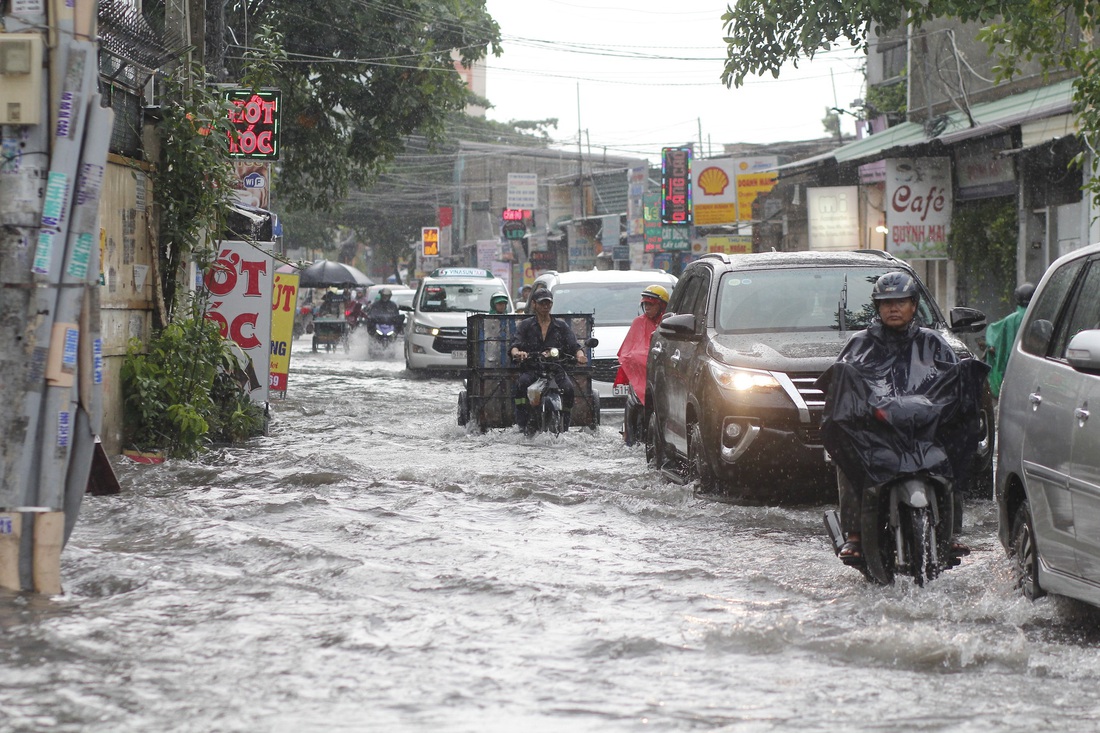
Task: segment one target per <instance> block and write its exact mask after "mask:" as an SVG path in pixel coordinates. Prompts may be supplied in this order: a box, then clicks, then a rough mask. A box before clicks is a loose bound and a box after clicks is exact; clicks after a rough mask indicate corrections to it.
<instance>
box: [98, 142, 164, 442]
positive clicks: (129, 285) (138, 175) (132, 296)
mask: <svg viewBox="0 0 1100 733" xmlns="http://www.w3.org/2000/svg"><path fill="white" fill-rule="evenodd" d="M149 170H150V168H149V166H148V165H147V164H145V163H141V162H140V161H136V160H132V159H130V158H123V157H120V156H117V155H111V156H110V157H109V159H108V164H107V171H106V175H105V178H104V181H103V193H102V197H101V198H100V202H99V226H100V256H101V262H100V269H101V282H102V285H101V286H100V288H99V300H100V314H101V319H102V334H103V361H104V377H103V405H104V414H103V429H102V432H101V435H100V438H101V439H102V441H103V447H104V449H105V450H106V451H107V452H108V453H109V454H116V453H119V452H121V450H122V448H123V447H125V446H123V445H122V400H123V394H122V384H121V380H120V378H119V372H120V370H121V368H122V362H123V359H124V358H125V356H126V346H127V343H128V342H129V340H130V339H131V338H139V339H141V340H142V341H146V340H148V338H149V336H150V334H151V332H152V326H153V314H154V302H155V301H154V298H155V295H154V292H155V291H154V282H155V281H156V280H157V278H158V277H159V274H158V272H157V256H156V252H157V248H156V230H155V224H156V221H155V219H154V217H153V206H152V202H153V190H152V183H151V181H150V178H149V175H148V171H149Z"/></svg>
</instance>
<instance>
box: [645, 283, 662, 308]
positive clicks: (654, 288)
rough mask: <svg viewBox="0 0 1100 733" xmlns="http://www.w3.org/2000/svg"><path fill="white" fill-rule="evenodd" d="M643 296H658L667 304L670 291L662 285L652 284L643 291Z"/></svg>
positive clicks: (658, 298) (657, 297)
mask: <svg viewBox="0 0 1100 733" xmlns="http://www.w3.org/2000/svg"><path fill="white" fill-rule="evenodd" d="M642 297H643V298H656V299H657V300H659V301H661V302H662V303H664V304H665V305H668V291H667V290H665V289H664V287H662V286H660V285H650V286H649V287H648V288H646V289H645V290H643V291H642Z"/></svg>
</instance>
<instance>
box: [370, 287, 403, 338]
mask: <svg viewBox="0 0 1100 733" xmlns="http://www.w3.org/2000/svg"><path fill="white" fill-rule="evenodd" d="M392 298H393V291H392V290H390V289H389V288H382V290H381V291H380V292H379V293H378V300H376V301H374V302H373V303H371V304H370V306H369V307H368V308H367V313H366V321H367V325H368V326H371V325H373V324H375V323H389V324H393V326H394V327H395V328H396V329H397V331H398V333H400V332H401V325H402V322H403V321H404V318H402V316H401V309H400V308H398V307H397V303H394V302H393V300H392Z"/></svg>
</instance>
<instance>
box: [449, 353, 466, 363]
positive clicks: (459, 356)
mask: <svg viewBox="0 0 1100 733" xmlns="http://www.w3.org/2000/svg"><path fill="white" fill-rule="evenodd" d="M451 358H452V359H462V361H466V352H465V351H452V352H451Z"/></svg>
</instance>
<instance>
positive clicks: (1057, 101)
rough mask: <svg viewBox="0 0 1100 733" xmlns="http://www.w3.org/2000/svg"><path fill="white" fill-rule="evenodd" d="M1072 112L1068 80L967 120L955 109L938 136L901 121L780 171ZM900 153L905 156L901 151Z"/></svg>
mask: <svg viewBox="0 0 1100 733" xmlns="http://www.w3.org/2000/svg"><path fill="white" fill-rule="evenodd" d="M1072 110H1073V80H1072V79H1067V80H1065V81H1061V82H1058V83H1057V84H1051V85H1050V86H1045V87H1041V88H1039V89H1034V90H1032V91H1029V92H1022V93H1020V94H1013V95H1012V96H1010V97H1005V98H1004V99H998V100H997V101H995V102H985V103H983V104H975V105H974V106H972V107H971V108H970V118H968V117H967V116H966V114H964V113H963V112H962V111H960V110H955V111H953V112H951V113H949V114H947V115H945V116H944V117H943V118H941V120H942V121H941V124H942V126H943V127H942V130H941V131H940V132H939V134H938V135H929V133H928V132H927V131H926V130H925V127H924V125H921V124H918V123H916V122H903V123H902V124H900V125H895V126H894V127H891V128H889V129H887V130H884V131H882V132H877V133H875V134H874V135H869V136H867V137H865V138H863V139H862V140H857V141H855V142H853V143H848V144H847V145H843V146H841V147H839V148H836V149H834V150H830V151H829V152H827V153H822V154H821V155H815V156H814V157H812V158H805V159H803V160H797V161H794V162H793V163H787V164H786V165H781V166H779V170H781V171H784V170H786V171H793V170H797V169H800V168H806V167H811V166H814V165H816V164H818V163H822V162H824V161H828V160H835V161H836V162H837V163H854V162H870V161H871V160H874V159H879V158H883V157H886V155H884V154H885V153H887V152H890V151H896V150H898V149H904V148H908V147H914V146H917V145H927V144H928V143H931V142H932V141H933V140H938V141H939V142H940V143H942V144H943V145H952V144H954V143H957V142H960V141H962V140H967V139H970V138H975V137H984V136H986V135H993V134H996V133H998V132H1002V131H1004V130H1006V129H1009V128H1011V127H1014V126H1016V125H1022V124H1026V123H1030V122H1034V121H1036V120H1041V119H1045V118H1047V117H1056V116H1058V115H1065V114H1068V113H1069V112H1071V111H1072ZM971 118H972V119H973V124H971ZM901 154H904V151H903V150H902V151H901Z"/></svg>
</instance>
